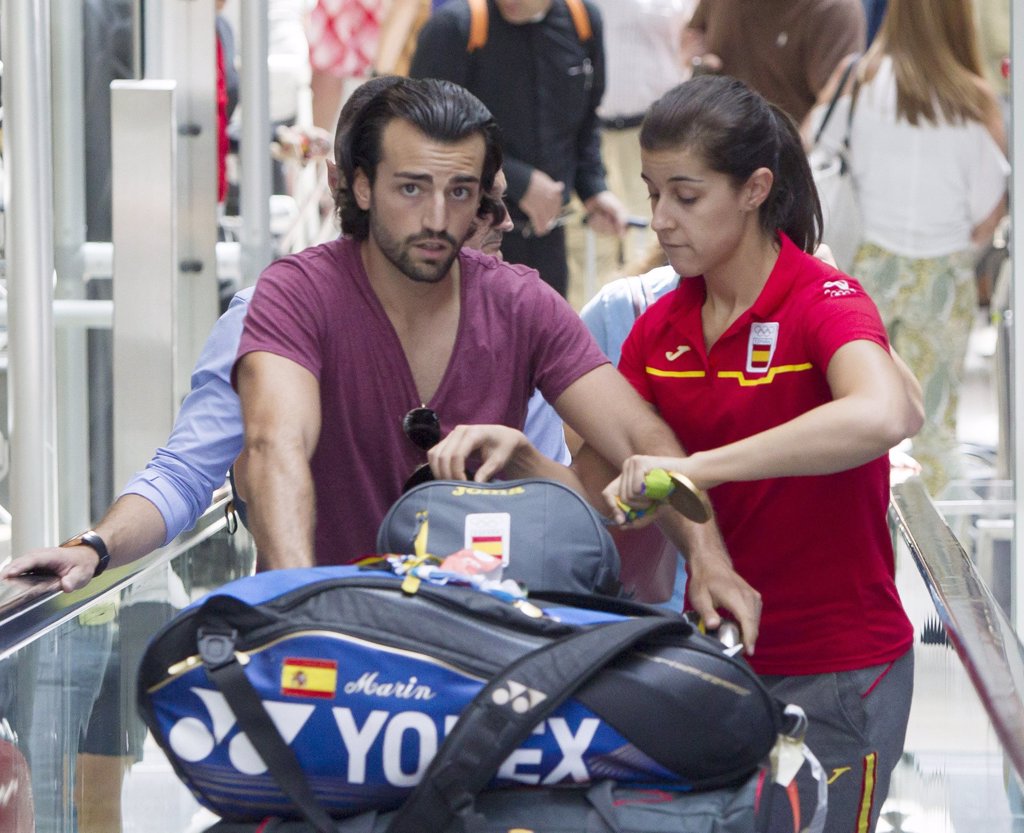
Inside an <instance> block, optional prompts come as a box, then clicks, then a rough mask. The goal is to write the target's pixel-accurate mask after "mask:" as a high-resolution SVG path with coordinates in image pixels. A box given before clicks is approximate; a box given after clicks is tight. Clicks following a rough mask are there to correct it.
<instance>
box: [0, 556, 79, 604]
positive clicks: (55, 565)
mask: <svg viewBox="0 0 1024 833" xmlns="http://www.w3.org/2000/svg"><path fill="white" fill-rule="evenodd" d="M98 563H99V556H98V555H97V554H96V550H94V549H93V548H92V547H87V546H85V545H82V546H78V547H44V548H42V549H38V550H30V551H29V552H27V553H25V555H22V556H19V557H18V558H15V559H14V560H13V561H11V562H10V563H9V564H8V565H7V566H6V567H4V569H3V570H2V571H0V579H7V578H16V577H17V576H19V575H21V574H22V573H52V574H53V575H54V576H55V577H56V578H59V579H60V589H61V590H63V591H64V592H65V593H70V592H71V591H72V590H78V589H79V588H81V587H85V585H87V584H88V583H89V582H90V581H92V577H93V574H94V573H95V572H96V565H97V564H98Z"/></svg>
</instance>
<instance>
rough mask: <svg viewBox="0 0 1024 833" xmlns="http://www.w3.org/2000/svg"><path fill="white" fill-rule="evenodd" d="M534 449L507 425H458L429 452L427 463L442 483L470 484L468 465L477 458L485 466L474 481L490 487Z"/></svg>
mask: <svg viewBox="0 0 1024 833" xmlns="http://www.w3.org/2000/svg"><path fill="white" fill-rule="evenodd" d="M532 448H533V446H532V445H531V444H530V441H529V440H528V439H527V438H526V435H525V434H523V432H522V431H517V430H516V429H515V428H509V427H508V426H506V425H458V426H456V427H455V429H454V430H453V431H452V432H451V433H450V434H448V436H447V437H445V438H444V439H443V440H441V442H439V443H438V444H437V445H435V446H434V447H433V448H432V449H430V451H428V452H427V460H429V462H430V469H431V471H433V472H434V477H436V478H437V479H438V480H468V479H469V478H468V477H467V475H466V463H467V462H468V461H469V459H470V458H476V459H478V460H481V461H482V462H481V464H480V467H479V468H478V469H477V470H476V474H475V475H474V476H473V479H474V480H475V481H476V482H477V483H486V482H487V481H488V480H490V479H491V478H492V477H494V476H495V475H496V474H498V473H500V472H502V471H504V469H505V468H506V467H507V466H508V467H511V466H512V462H513V460H515V459H516V458H517V457H518V456H520V455H522V454H524V453H529V450H530V449H532Z"/></svg>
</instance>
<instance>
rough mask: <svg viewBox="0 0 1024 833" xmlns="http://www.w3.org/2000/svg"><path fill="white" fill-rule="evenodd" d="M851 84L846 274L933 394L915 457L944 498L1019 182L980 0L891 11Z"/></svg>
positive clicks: (843, 110) (839, 111)
mask: <svg viewBox="0 0 1024 833" xmlns="http://www.w3.org/2000/svg"><path fill="white" fill-rule="evenodd" d="M845 66H846V62H844V63H843V64H842V65H841V66H840V67H839V68H838V69H837V70H836V74H835V76H834V77H833V79H832V82H831V83H830V84H829V85H827V86H826V88H825V89H824V90H823V91H822V97H821V103H822V104H824V103H825V102H828V101H829V100H830V99H831V96H832V93H833V91H834V90H835V89H836V87H837V86H838V84H839V79H840V76H841V74H842V72H843V69H844V68H845ZM854 74H855V75H856V81H857V83H858V87H859V89H858V90H857V93H856V104H855V106H854V112H853V119H852V123H851V126H850V134H849V144H850V147H849V151H848V160H849V165H850V170H851V172H852V175H853V180H854V183H855V185H856V191H857V199H858V202H859V205H860V210H861V219H862V227H863V242H862V245H861V246H860V248H859V250H858V251H857V255H856V258H855V260H854V263H853V267H852V269H851V270H850V271H851V272H852V273H853V274H854V275H855V276H856V277H857V279H858V280H859V281H860V282H861V284H862V285H863V286H864V288H865V289H866V290H867V291H868V292H869V294H870V295H871V297H872V298H873V299H874V301H875V303H876V304H877V305H878V308H879V311H880V312H881V314H882V319H883V321H884V322H885V325H886V329H887V330H888V332H889V338H890V340H891V342H892V345H893V347H894V348H895V349H896V350H897V351H898V352H899V354H900V355H901V356H902V357H903V358H904V359H905V360H906V361H907V363H908V364H909V365H910V367H911V369H912V370H913V371H914V373H915V375H916V376H917V378H918V379H919V380H920V382H921V385H922V387H923V389H924V397H925V413H926V422H925V426H924V427H923V428H922V430H921V432H920V433H919V434H918V435H917V436H916V437H915V438H914V441H913V454H914V457H915V458H917V460H918V461H919V462H920V463H921V465H922V469H923V474H922V477H923V479H924V481H925V483H926V485H927V486H928V489H929V491H930V492H931V493H932V494H933V495H936V496H937V495H939V494H940V493H941V491H942V489H943V488H944V487H945V486H946V484H947V483H949V481H950V480H953V479H955V478H956V477H957V476H959V474H960V458H959V454H958V450H957V439H956V411H957V401H958V390H959V387H960V381H961V375H962V372H963V365H964V357H965V355H966V352H967V340H968V337H969V335H970V331H971V326H972V324H973V322H974V315H975V310H976V308H977V302H976V289H975V285H974V261H975V258H976V252H978V251H979V250H980V248H981V247H983V246H984V245H985V244H986V243H987V242H988V241H989V240H990V239H991V237H992V232H993V230H994V229H995V227H996V224H997V223H998V221H999V219H1000V218H1001V217H1002V216H1003V214H1004V213H1005V210H1006V204H1005V194H1006V176H1007V174H1008V172H1009V165H1008V163H1007V161H1006V158H1005V147H1006V139H1005V133H1004V129H1003V122H1002V116H1001V113H1000V109H999V105H998V101H997V98H996V95H995V93H994V92H993V90H992V88H991V87H990V85H989V83H988V82H987V81H986V80H985V79H984V78H983V73H982V68H981V63H980V60H979V58H978V46H977V43H976V38H975V29H974V13H973V10H972V7H971V2H970V0H928V2H921V0H891V2H890V3H889V8H888V11H887V13H886V17H885V19H884V21H883V23H882V27H881V29H880V30H879V33H878V36H877V37H876V39H875V41H874V43H873V44H872V45H871V47H870V48H869V49H868V51H867V53H866V54H865V55H864V57H863V58H862V59H861V60H860V62H859V64H858V66H857V67H856V70H855V73H854ZM853 84H854V81H853V79H851V80H850V81H848V84H847V86H848V89H852V88H853ZM849 106H850V96H849V95H846V96H845V97H844V98H842V99H840V101H839V106H838V107H837V108H836V111H835V113H834V114H833V115H832V117H831V118H830V119H829V121H828V124H827V125H826V127H825V130H824V131H823V133H822V136H821V143H822V144H823V145H825V146H826V147H828V146H829V145H830V144H831V146H832V147H833V148H835V147H838V146H839V145H840V144H841V143H842V142H843V139H844V133H845V131H846V127H847V115H848V112H849ZM821 110H824V108H823V107H822V108H821ZM819 112H820V111H819ZM813 116H814V114H812V118H811V119H810V125H811V126H812V127H813V125H814V118H813ZM818 121H820V115H819V118H818Z"/></svg>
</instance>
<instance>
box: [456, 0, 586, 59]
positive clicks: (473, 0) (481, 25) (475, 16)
mask: <svg viewBox="0 0 1024 833" xmlns="http://www.w3.org/2000/svg"><path fill="white" fill-rule="evenodd" d="M467 2H468V3H469V40H468V41H466V51H467V52H470V53H472V52H476V51H477V50H478V49H483V48H484V46H486V45H487V32H488V27H489V25H490V21H489V20H488V16H487V0H467ZM565 5H566V6H567V7H568V9H569V14H570V15H571V16H572V25H573V26H575V27H576V36H577V37H578V38H579V39H580V42H581V43H586V42H587V41H589V40H590V39H591V38H593V37H594V28H593V26H591V25H590V15H589V14H588V12H587V7H586V6H585V5H584V4H583V0H565Z"/></svg>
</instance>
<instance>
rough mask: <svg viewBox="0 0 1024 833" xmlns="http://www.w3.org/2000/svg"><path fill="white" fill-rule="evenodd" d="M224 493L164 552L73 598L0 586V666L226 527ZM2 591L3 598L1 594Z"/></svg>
mask: <svg viewBox="0 0 1024 833" xmlns="http://www.w3.org/2000/svg"><path fill="white" fill-rule="evenodd" d="M230 499H231V490H230V487H227V486H225V487H224V488H222V489H221V490H220V491H218V492H217V493H216V494H215V495H214V499H213V503H212V504H211V505H210V507H209V508H208V509H207V510H206V512H205V513H204V514H203V515H202V517H201V518H200V519H199V521H198V522H197V523H196V526H195V528H194V529H192V530H191V531H189V532H184V533H182V534H181V535H179V536H178V537H177V538H175V539H174V541H172V542H171V543H170V544H168V545H167V546H166V547H161V548H160V549H158V550H156V551H154V552H152V553H151V554H149V555H147V556H146V557H145V558H140V559H138V560H137V561H133V562H132V563H131V564H127V565H125V566H123V567H120V568H114V569H111V570H108V571H107V572H105V573H104V574H103V575H102V576H99V577H98V578H95V579H93V580H92V581H90V582H89V584H88V585H86V586H85V587H84V588H82V589H81V590H77V591H75V592H74V593H62V592H60V591H56V590H52V589H46V588H45V587H44V588H39V587H36V588H31V587H29V586H20V587H17V588H12V585H11V584H10V583H6V582H2V581H0V660H2V659H4V658H5V657H8V656H10V655H12V654H14V653H16V652H17V651H18V650H20V649H21V648H23V647H24V646H25V645H27V644H29V643H30V642H33V641H34V640H36V639H38V638H39V637H40V636H42V635H43V634H45V633H49V632H50V631H52V630H53V629H54V628H57V627H59V626H60V625H61V624H63V623H64V622H67V621H68V620H70V619H73V618H74V617H76V616H79V615H81V614H82V613H85V612H86V611H88V610H89V609H90V608H91V607H94V606H95V605H97V604H101V603H103V602H105V601H107V600H109V599H110V598H112V597H113V596H114V594H116V593H117V592H119V591H120V590H122V589H123V588H125V587H128V586H130V585H133V584H136V583H138V582H139V581H140V580H141V579H142V578H143V575H144V574H145V575H152V574H153V573H154V572H155V571H156V570H159V569H161V568H163V567H164V566H165V565H166V564H168V563H169V562H170V561H172V560H173V559H175V558H177V557H178V556H179V555H181V554H182V553H183V552H185V551H186V550H188V549H190V548H191V547H194V546H196V545H197V544H198V543H200V542H201V541H205V540H206V539H207V538H209V537H211V536H212V535H214V534H216V533H217V532H219V531H220V530H222V529H223V528H224V527H225V526H226V524H227V517H226V514H225V507H226V506H227V504H228V502H229V501H230ZM5 590H6V592H4V591H5Z"/></svg>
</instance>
